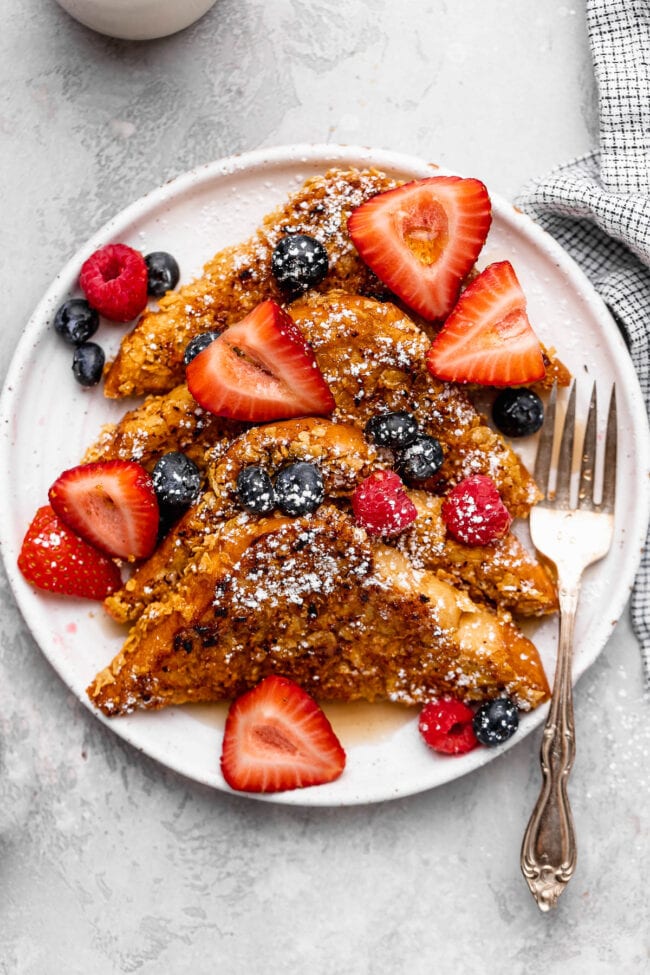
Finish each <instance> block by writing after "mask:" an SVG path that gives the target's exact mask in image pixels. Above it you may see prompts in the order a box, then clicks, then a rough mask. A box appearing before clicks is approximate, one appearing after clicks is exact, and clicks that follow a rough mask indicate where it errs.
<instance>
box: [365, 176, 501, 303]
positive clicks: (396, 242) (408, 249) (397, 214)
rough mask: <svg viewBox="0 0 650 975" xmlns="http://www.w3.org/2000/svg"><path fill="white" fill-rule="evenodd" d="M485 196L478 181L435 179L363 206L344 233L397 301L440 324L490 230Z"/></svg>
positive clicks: (431, 178) (489, 217)
mask: <svg viewBox="0 0 650 975" xmlns="http://www.w3.org/2000/svg"><path fill="white" fill-rule="evenodd" d="M490 221H491V207H490V198H489V196H488V192H487V190H486V188H485V186H484V185H483V183H481V182H480V181H479V180H477V179H461V178H460V177H458V176H433V177H430V178H429V179H421V180H416V181H415V182H412V183H406V184H405V185H404V186H400V187H398V188H397V189H395V190H389V191H388V192H386V193H380V194H378V195H377V196H373V197H371V199H369V200H367V201H366V202H365V203H362V204H361V206H360V207H358V208H357V209H356V210H355V211H354V212H353V213H352V215H351V216H350V219H349V220H348V230H349V232H350V237H351V238H352V241H353V243H354V245H355V247H356V248H357V250H358V251H359V254H360V255H361V257H362V258H363V260H364V261H365V262H366V264H368V265H369V267H370V268H371V269H372V270H373V271H374V272H375V274H376V275H377V277H378V278H380V279H381V280H382V281H383V282H384V284H386V285H388V287H389V288H390V289H391V291H394V292H395V294H396V295H398V296H399V297H400V298H401V299H402V301H404V302H406V304H407V305H408V306H409V307H410V308H412V309H414V311H416V312H418V314H420V315H422V316H423V317H424V318H429V319H436V320H437V319H442V318H446V317H447V315H448V314H449V312H450V311H451V309H452V308H453V306H454V302H455V301H456V299H457V297H458V292H459V291H460V286H461V283H462V281H463V279H464V278H465V277H466V276H467V275H468V274H469V272H470V271H471V269H472V267H473V266H474V263H475V261H476V258H477V257H478V255H479V253H480V251H481V248H482V247H483V244H484V243H485V238H486V237H487V233H488V230H489V229H490Z"/></svg>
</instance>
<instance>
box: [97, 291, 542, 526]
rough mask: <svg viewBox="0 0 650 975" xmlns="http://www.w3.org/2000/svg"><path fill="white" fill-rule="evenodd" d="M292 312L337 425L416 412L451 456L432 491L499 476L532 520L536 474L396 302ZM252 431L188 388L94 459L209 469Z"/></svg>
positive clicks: (146, 412)
mask: <svg viewBox="0 0 650 975" xmlns="http://www.w3.org/2000/svg"><path fill="white" fill-rule="evenodd" d="M289 312H290V314H291V316H292V318H293V319H294V321H295V322H296V324H297V325H298V326H299V328H300V329H301V331H302V332H303V334H304V335H305V336H306V338H307V339H308V341H309V342H310V344H311V346H312V347H313V349H314V353H315V355H316V361H317V362H318V365H319V368H320V369H321V371H322V372H323V374H324V376H325V379H326V380H327V382H328V384H329V386H330V388H331V390H332V393H333V395H334V399H335V401H336V409H335V411H334V414H333V419H336V420H342V421H345V422H347V423H355V424H357V425H359V426H364V425H365V423H366V421H367V420H368V419H369V418H370V417H371V416H372V415H373V413H375V412H383V411H386V410H409V411H411V412H412V413H414V414H415V416H416V417H417V419H418V421H419V423H420V425H421V427H422V429H423V431H424V432H426V433H428V434H429V435H431V436H433V437H436V438H437V439H438V440H440V442H441V444H442V446H443V449H444V453H445V460H444V463H443V465H442V468H441V469H440V471H439V472H438V473H437V475H436V476H435V478H433V479H432V481H431V483H427V484H425V485H423V486H424V487H426V488H428V489H431V490H434V491H437V492H441V493H444V492H445V491H446V490H447V489H448V488H449V487H451V486H452V485H454V484H456V483H458V481H460V480H462V478H463V477H466V476H467V475H469V474H489V475H490V477H492V479H493V480H494V482H495V484H496V485H497V487H498V489H499V491H500V492H501V495H502V497H503V500H504V503H505V504H506V506H507V508H508V510H509V511H510V513H511V514H512V515H513V516H521V517H523V516H525V515H527V514H528V512H529V510H530V507H531V505H532V504H534V503H535V501H536V500H538V498H539V492H538V490H537V487H536V486H535V483H534V481H533V479H532V477H531V476H530V474H529V473H528V471H527V470H526V468H525V467H524V465H523V464H522V463H521V461H520V459H519V458H518V457H517V455H516V454H515V453H514V451H513V450H512V449H511V447H510V446H509V445H508V444H507V443H506V441H505V440H504V439H503V438H502V437H501V436H500V435H499V434H498V433H496V432H495V431H494V430H492V429H490V427H489V426H488V425H487V423H486V422H485V420H484V418H483V417H482V416H481V415H480V414H479V413H478V412H477V411H476V409H475V408H474V406H473V405H472V403H471V401H470V399H469V397H468V396H467V395H466V393H465V392H463V391H462V390H461V389H460V388H459V387H458V386H456V385H453V384H451V383H444V382H441V381H440V380H437V379H434V378H433V377H432V376H431V375H430V373H429V372H428V370H427V368H426V365H425V358H426V353H427V350H428V348H429V346H430V344H431V343H430V340H429V338H428V337H427V335H426V334H425V333H424V332H423V331H422V329H421V328H419V327H418V326H417V325H416V324H415V323H414V322H413V321H412V320H411V319H410V318H409V317H408V316H407V315H406V314H405V313H404V312H403V311H401V310H400V309H399V308H398V307H397V306H396V305H394V304H392V303H390V302H384V303H380V302H377V301H374V300H371V299H368V298H363V297H361V296H359V295H351V294H343V293H337V292H330V293H329V294H326V295H318V294H312V295H310V296H309V298H307V299H305V300H303V301H301V302H296V303H294V304H293V305H292V306H291V308H290V309H289ZM243 428H244V427H243V425H241V424H236V423H234V422H232V421H227V420H224V419H221V418H219V417H212V416H210V414H207V413H205V412H204V411H203V410H201V409H200V408H199V407H198V406H197V404H196V403H195V401H194V400H193V399H192V397H191V395H190V394H189V392H188V390H187V387H185V386H184V385H181V386H178V387H176V388H175V389H174V390H172V392H170V393H168V394H167V395H164V396H152V397H150V398H149V399H147V400H145V402H144V404H143V405H142V406H140V407H137V408H136V409H135V410H132V411H130V412H128V413H127V414H126V416H125V417H124V418H123V419H122V420H121V421H120V422H119V423H118V424H116V426H115V427H112V428H110V427H109V428H106V429H105V431H104V433H103V434H102V437H101V438H100V440H99V441H98V442H97V443H96V444H95V445H94V446H93V447H91V448H90V450H89V451H88V452H87V453H86V455H85V457H84V461H86V462H88V461H91V460H93V461H94V460H107V459H113V458H118V457H119V458H121V459H124V460H138V461H139V462H140V463H142V464H143V465H144V466H145V467H148V468H151V467H152V466H153V464H155V462H156V460H157V459H158V457H159V456H160V454H161V453H164V452H165V451H167V450H178V449H180V450H183V449H186V450H187V451H188V453H189V454H190V456H191V457H192V459H194V460H195V461H197V463H199V465H200V466H204V463H205V461H204V460H203V459H202V451H203V452H205V451H206V450H207V449H208V448H210V447H212V446H215V445H216V447H217V452H221V450H222V449H223V446H224V445H225V444H226V443H227V442H228V440H229V438H230V439H232V438H233V437H234V436H236V435H237V433H238V432H240V431H241V430H242V429H243Z"/></svg>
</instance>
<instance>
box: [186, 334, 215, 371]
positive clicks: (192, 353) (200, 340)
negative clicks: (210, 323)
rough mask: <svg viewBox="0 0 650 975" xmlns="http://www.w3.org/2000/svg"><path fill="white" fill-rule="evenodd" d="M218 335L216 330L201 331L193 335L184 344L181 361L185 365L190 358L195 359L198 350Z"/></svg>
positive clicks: (204, 347) (188, 362) (200, 350)
mask: <svg viewBox="0 0 650 975" xmlns="http://www.w3.org/2000/svg"><path fill="white" fill-rule="evenodd" d="M218 335H219V333H218V332H201V333H200V335H195V336H194V338H193V339H190V341H189V342H188V343H187V345H186V346H185V352H184V353H183V362H184V364H185V365H186V366H187V365H189V364H190V362H191V361H192V359H195V358H196V356H197V355H198V354H199V352H203V350H204V349H207V347H208V346H209V345H210V344H211V343H212V342H214V340H215V339H216V338H217V336H218Z"/></svg>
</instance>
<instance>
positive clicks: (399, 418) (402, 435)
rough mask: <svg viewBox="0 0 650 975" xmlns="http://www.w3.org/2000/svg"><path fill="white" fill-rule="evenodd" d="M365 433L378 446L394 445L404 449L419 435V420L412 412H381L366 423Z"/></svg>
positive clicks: (395, 448) (396, 448)
mask: <svg viewBox="0 0 650 975" xmlns="http://www.w3.org/2000/svg"><path fill="white" fill-rule="evenodd" d="M364 432H365V434H366V436H367V437H368V439H369V440H372V442H373V443H374V444H376V445H377V446H378V447H392V449H393V450H403V449H404V447H408V446H409V444H412V443H414V441H415V438H416V437H417V435H418V432H419V431H418V421H417V420H416V419H415V417H414V416H413V414H412V413H407V412H406V410H397V411H396V412H395V413H380V414H379V415H378V416H373V417H371V418H370V419H369V420H368V422H367V423H366V428H365V431H364Z"/></svg>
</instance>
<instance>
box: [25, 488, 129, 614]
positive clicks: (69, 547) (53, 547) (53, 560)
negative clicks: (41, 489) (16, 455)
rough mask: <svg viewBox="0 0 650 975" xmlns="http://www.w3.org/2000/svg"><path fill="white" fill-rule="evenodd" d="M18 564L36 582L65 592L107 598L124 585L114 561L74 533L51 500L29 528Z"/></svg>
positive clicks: (38, 584)
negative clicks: (61, 518) (50, 504)
mask: <svg viewBox="0 0 650 975" xmlns="http://www.w3.org/2000/svg"><path fill="white" fill-rule="evenodd" d="M18 568H19V569H20V571H21V572H22V574H23V575H24V576H25V578H26V579H27V581H28V582H31V584H32V585H33V586H38V588H39V589H47V590H48V592H56V593H60V594H61V595H63V596H79V597H81V598H83V599H105V598H106V596H108V595H110V593H112V592H115V590H116V589H119V587H120V586H121V585H122V580H121V578H120V571H119V569H118V567H117V566H116V565H115V563H114V562H112V561H111V560H110V559H109V558H108V557H107V556H106V555H103V554H102V553H101V552H98V551H97V549H96V548H93V547H92V546H91V545H88V543H87V542H84V541H83V539H81V538H79V537H78V536H77V535H75V534H73V533H72V532H71V531H70V530H69V529H68V528H67V527H66V526H65V525H64V524H63V522H62V521H61V520H60V519H59V518H58V517H57V516H56V514H55V513H54V511H53V510H52V508H51V507H50V506H49V504H48V505H44V506H43V507H42V508H39V509H38V511H37V512H36V514H35V515H34V519H33V521H32V523H31V525H30V526H29V528H28V529H27V533H26V534H25V538H24V539H23V544H22V547H21V549H20V554H19V556H18Z"/></svg>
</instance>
